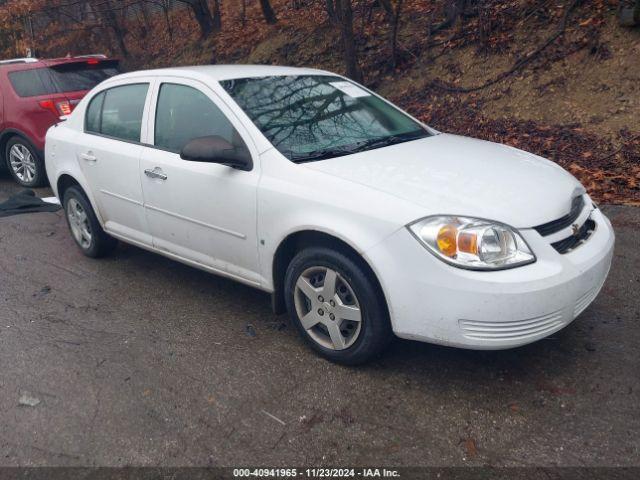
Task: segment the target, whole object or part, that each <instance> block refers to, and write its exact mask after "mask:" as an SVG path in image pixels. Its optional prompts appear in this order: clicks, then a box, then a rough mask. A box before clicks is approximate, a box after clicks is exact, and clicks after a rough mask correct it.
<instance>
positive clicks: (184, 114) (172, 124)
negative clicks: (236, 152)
mask: <svg viewBox="0 0 640 480" xmlns="http://www.w3.org/2000/svg"><path fill="white" fill-rule="evenodd" d="M208 135H217V136H219V137H222V138H224V139H225V140H226V141H228V142H229V143H231V144H232V145H235V146H237V147H244V146H245V145H244V142H243V141H242V139H241V138H240V135H239V134H238V132H237V131H236V129H235V128H234V127H233V125H231V123H230V122H229V120H227V117H226V116H225V115H224V113H222V112H221V111H220V109H219V108H218V107H217V106H216V105H215V104H214V103H213V102H212V101H211V99H210V98H209V97H207V96H206V95H205V94H204V93H202V92H201V91H199V90H197V89H195V88H193V87H188V86H186V85H177V84H173V83H164V84H162V86H161V87H160V94H159V95H158V106H157V110H156V122H155V142H154V144H155V146H157V147H160V148H162V149H165V150H169V151H172V152H179V151H180V150H182V147H184V146H185V145H186V144H187V143H188V142H189V140H193V139H194V138H199V137H205V136H208Z"/></svg>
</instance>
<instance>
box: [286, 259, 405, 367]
mask: <svg viewBox="0 0 640 480" xmlns="http://www.w3.org/2000/svg"><path fill="white" fill-rule="evenodd" d="M285 299H286V303H287V310H288V312H289V315H290V316H291V318H292V320H293V322H294V324H295V325H296V327H297V328H298V330H299V332H300V334H301V335H302V337H303V338H304V339H305V340H306V342H307V343H308V344H309V345H310V346H311V347H312V348H313V349H314V350H315V351H316V352H318V353H320V354H321V355H322V356H323V357H325V358H327V359H329V360H331V361H334V362H337V363H342V364H345V365H356V364H360V363H364V362H366V361H367V360H369V359H371V358H372V357H374V356H376V355H378V354H379V353H380V352H382V350H383V349H384V347H385V346H386V345H387V344H388V343H389V341H390V340H391V339H392V338H393V333H392V331H391V327H390V322H389V314H388V311H387V307H386V302H385V301H384V298H383V295H382V292H381V291H380V287H379V286H378V285H377V283H376V282H375V279H373V278H372V274H371V273H370V272H369V271H367V270H366V269H365V268H363V266H361V265H360V264H359V262H356V261H354V260H352V259H351V258H350V257H349V256H347V255H344V254H343V253H341V252H338V251H335V250H332V249H328V248H323V247H313V248H307V249H304V250H302V251H301V252H299V253H298V254H297V255H296V256H295V257H294V258H293V260H292V261H291V263H290V264H289V267H288V269H287V273H286V276H285Z"/></svg>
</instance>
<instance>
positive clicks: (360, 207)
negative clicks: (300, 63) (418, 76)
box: [45, 66, 614, 364]
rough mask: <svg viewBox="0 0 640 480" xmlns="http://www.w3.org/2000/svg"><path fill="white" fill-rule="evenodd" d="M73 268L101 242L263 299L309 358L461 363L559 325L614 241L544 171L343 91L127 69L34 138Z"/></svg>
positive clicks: (545, 165)
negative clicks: (389, 350) (404, 353)
mask: <svg viewBox="0 0 640 480" xmlns="http://www.w3.org/2000/svg"><path fill="white" fill-rule="evenodd" d="M45 155H46V167H47V172H48V176H49V179H50V181H51V184H52V186H53V189H54V191H55V193H56V195H57V196H58V198H60V200H61V201H62V204H63V206H64V209H65V212H66V217H67V220H68V223H69V227H70V230H71V233H72V234H73V238H74V239H75V241H76V243H77V244H78V246H79V247H80V249H81V250H82V251H83V252H84V253H85V254H86V255H88V256H91V257H98V256H102V255H106V254H108V253H109V252H110V251H112V250H113V248H114V247H115V245H116V239H119V240H122V241H125V242H127V243H131V244H134V245H137V246H139V247H141V248H145V249H148V250H152V251H154V252H157V253H159V254H162V255H165V256H167V257H170V258H173V259H175V260H178V261H180V262H184V263H186V264H189V265H192V266H194V267H197V268H201V269H203V270H207V271H209V272H212V273H216V274H219V275H224V276H227V277H230V278H232V279H234V280H237V281H239V282H243V283H245V284H248V285H251V286H254V287H256V288H259V289H262V290H265V291H267V292H270V293H271V294H272V298H273V308H274V309H275V311H276V312H283V311H284V310H285V309H286V310H287V311H288V312H289V314H290V316H291V318H292V320H293V322H294V324H295V325H296V327H297V328H298V330H299V331H300V333H301V335H302V337H303V338H304V339H305V340H306V341H307V342H308V344H309V345H310V346H311V347H312V348H313V349H315V350H316V351H317V352H319V353H320V354H321V355H323V356H325V357H326V358H328V359H331V360H333V361H336V362H341V363H345V364H356V363H361V362H364V361H366V360H368V359H369V358H371V357H372V356H373V355H376V354H377V353H379V352H380V351H381V350H382V349H383V347H384V346H385V345H386V344H387V343H388V342H389V340H390V339H392V338H393V336H394V334H395V335H396V336H398V337H402V338H409V339H415V340H421V341H426V342H432V343H439V344H444V345H452V346H457V347H464V348H474V349H501V348H509V347H515V346H518V345H523V344H526V343H530V342H533V341H535V340H538V339H541V338H543V337H546V336H548V335H549V334H551V333H553V332H556V331H557V330H560V329H561V328H563V327H564V326H566V325H567V324H569V323H570V322H571V321H572V320H573V319H574V318H576V316H578V314H580V312H582V311H583V310H584V309H585V308H586V307H587V305H589V303H591V301H592V300H593V299H594V298H595V297H596V295H597V294H598V292H599V290H600V288H601V287H602V284H603V283H604V280H605V278H606V276H607V273H608V271H609V267H610V264H611V258H612V254H613V245H614V233H613V230H612V228H611V224H610V223H609V221H608V220H607V218H606V217H605V216H604V215H603V214H602V212H601V211H600V210H599V209H598V208H597V206H596V205H595V204H594V203H593V202H592V201H591V200H590V198H589V196H588V195H587V194H586V192H585V189H584V188H583V187H582V185H580V183H579V182H578V181H577V180H576V179H575V178H573V177H572V176H571V175H570V174H569V173H567V172H566V171H564V170H563V169H562V168H560V167H559V166H558V165H556V164H554V163H552V162H550V161H548V160H545V159H543V158H540V157H538V156H535V155H532V154H529V153H526V152H523V151H520V150H517V149H515V148H511V147H508V146H504V145H498V144H494V143H489V142H485V141H480V140H474V139H471V138H465V137H460V136H455V135H449V134H444V133H439V132H437V131H435V130H433V129H432V128H430V127H428V126H426V125H424V124H422V123H420V122H419V121H418V120H416V119H414V118H412V117H411V116H409V115H408V114H406V113H404V112H403V111H402V110H400V109H398V108H397V107H395V106H394V105H392V104H391V103H389V102H388V101H386V100H384V99H383V98H381V97H379V96H378V95H376V94H375V93H373V92H371V91H370V90H368V89H366V88H365V87H362V86H360V85H358V84H356V83H353V82H351V81H350V80H348V79H346V78H344V77H340V76H337V75H334V74H331V73H328V72H324V71H319V70H311V69H299V68H288V67H269V66H202V67H187V68H171V69H164V70H151V71H140V72H134V73H128V74H125V75H120V76H117V77H113V78H111V79H109V80H107V81H105V82H103V83H101V84H100V85H98V86H97V87H96V88H94V89H93V90H92V91H91V92H90V93H89V94H88V95H86V96H85V97H84V99H83V100H82V101H81V102H80V103H79V104H78V106H77V108H76V109H75V111H74V112H73V113H72V114H71V115H70V116H69V117H68V118H67V119H66V121H64V122H61V123H60V124H58V125H57V126H55V127H52V128H51V129H50V130H49V132H48V134H47V139H46V152H45Z"/></svg>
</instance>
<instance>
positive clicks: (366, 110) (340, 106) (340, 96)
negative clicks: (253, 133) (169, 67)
mask: <svg viewBox="0 0 640 480" xmlns="http://www.w3.org/2000/svg"><path fill="white" fill-rule="evenodd" d="M220 83H221V85H222V87H223V88H224V89H225V90H226V91H227V92H228V93H229V95H231V97H232V98H233V99H234V100H235V102H236V103H237V104H238V105H239V106H240V108H242V110H244V112H245V113H246V114H247V115H248V116H249V118H251V120H252V121H253V122H254V123H255V124H256V126H257V127H258V128H259V129H260V130H261V131H262V133H263V134H264V135H265V136H266V137H267V139H268V140H269V141H270V142H271V143H272V144H273V146H274V147H276V148H277V149H278V150H279V151H280V152H281V153H282V154H283V155H285V156H286V157H287V158H289V159H290V160H292V161H294V162H304V161H312V160H322V159H326V158H332V157H337V156H341V155H348V154H351V153H357V152H361V151H365V150H370V149H373V148H380V147H385V146H388V145H393V144H395V143H401V142H406V141H409V140H415V139H418V138H423V137H428V136H430V133H429V132H428V131H427V130H426V129H425V128H424V127H423V126H422V125H420V124H419V123H417V122H416V121H414V120H413V119H411V118H410V117H409V116H408V115H406V114H404V113H403V112H401V111H400V110H398V109H397V108H394V107H393V106H391V105H389V104H388V103H387V102H385V101H384V100H382V99H380V98H378V97H376V96H375V95H372V94H371V93H370V92H368V91H367V90H365V89H363V88H361V87H359V86H358V85H356V84H355V83H352V82H349V81H347V80H343V79H342V78H340V77H335V76H329V75H290V76H271V77H257V78H241V79H234V80H225V81H222V82H220Z"/></svg>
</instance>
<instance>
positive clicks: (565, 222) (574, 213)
mask: <svg viewBox="0 0 640 480" xmlns="http://www.w3.org/2000/svg"><path fill="white" fill-rule="evenodd" d="M583 208H584V197H583V196H582V195H580V196H578V197H575V198H574V199H573V200H572V201H571V210H570V211H569V213H568V214H566V215H565V216H564V217H560V218H558V219H557V220H553V221H552V222H548V223H543V224H542V225H538V226H537V227H533V228H534V230H536V231H537V232H538V233H539V234H540V235H542V236H543V237H546V236H548V235H552V234H554V233H556V232H559V231H560V230H564V229H565V228H567V227H569V226H571V224H573V222H575V221H576V219H577V218H578V217H579V216H580V214H581V213H582V209H583Z"/></svg>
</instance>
